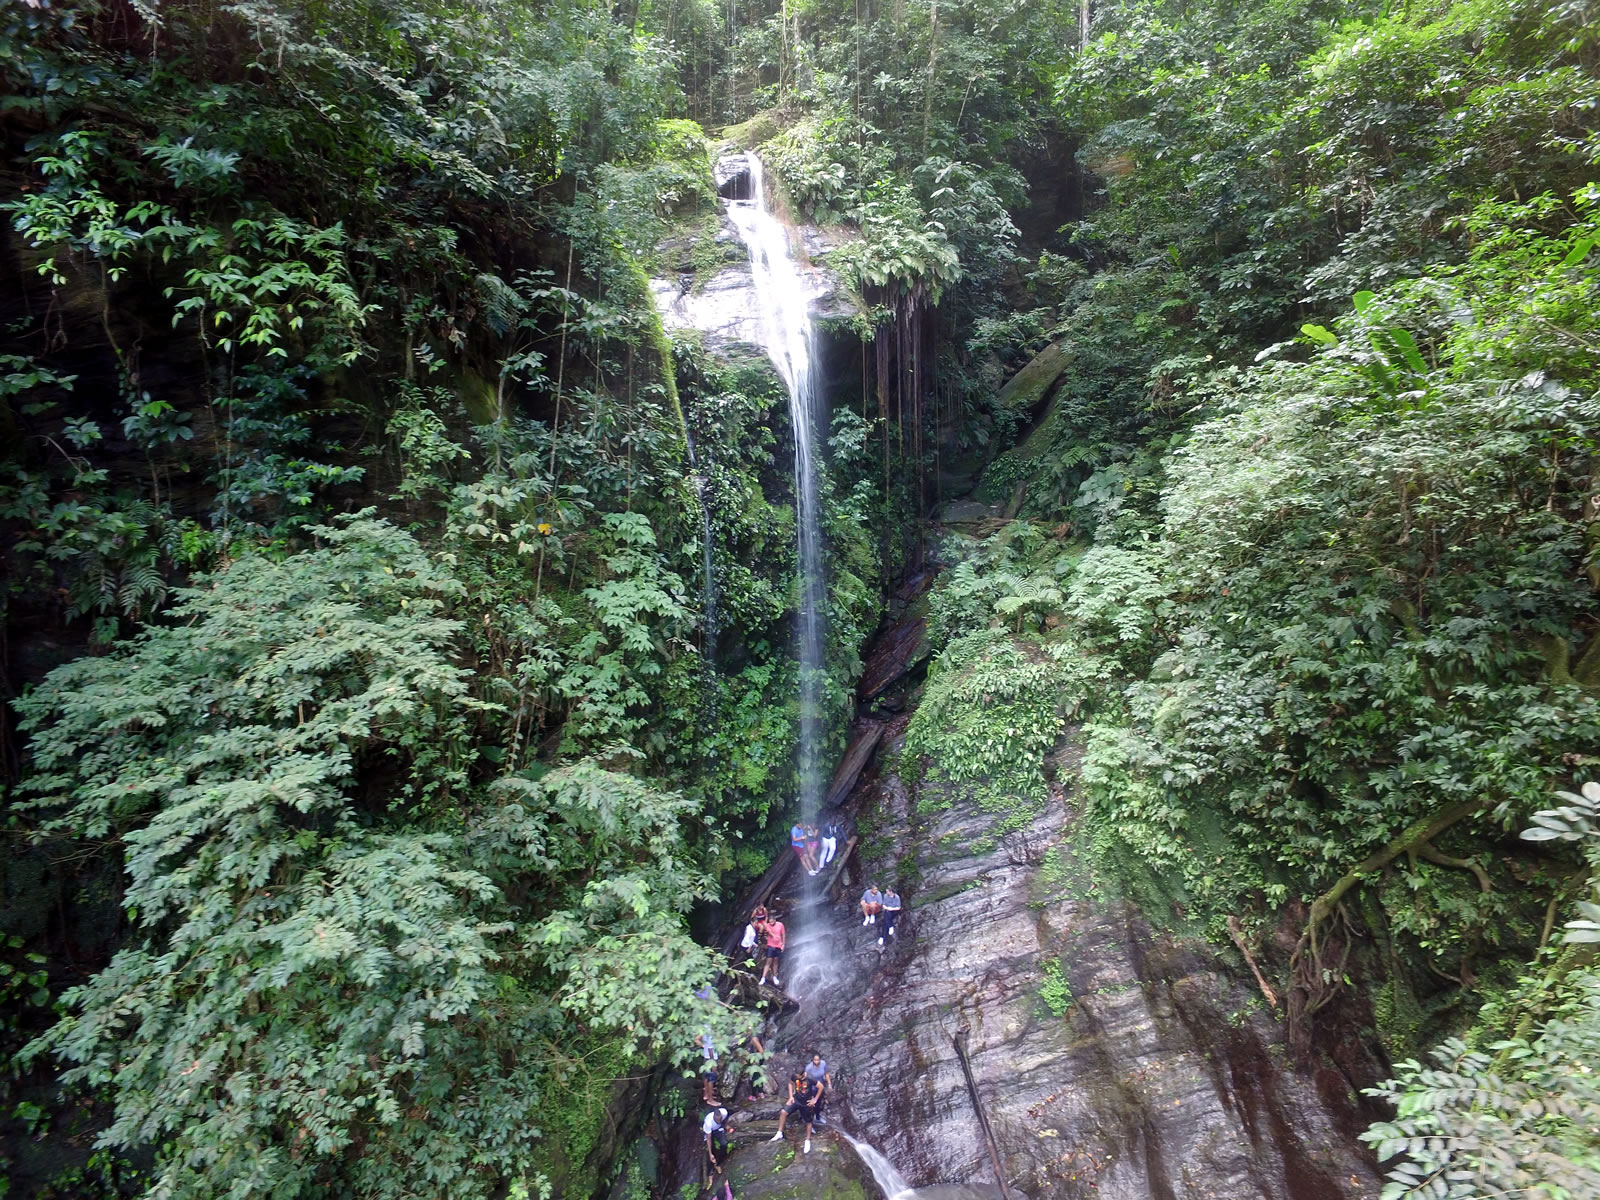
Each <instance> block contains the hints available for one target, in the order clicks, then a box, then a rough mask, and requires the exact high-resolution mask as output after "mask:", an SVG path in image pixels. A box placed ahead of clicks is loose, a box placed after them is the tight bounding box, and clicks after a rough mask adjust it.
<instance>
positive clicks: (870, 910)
mask: <svg viewBox="0 0 1600 1200" xmlns="http://www.w3.org/2000/svg"><path fill="white" fill-rule="evenodd" d="M904 911H905V902H904V901H903V900H901V899H900V893H899V892H897V891H895V890H894V884H892V883H891V884H889V885H888V886H887V887H886V888H884V889H883V891H881V892H880V891H879V890H878V885H877V884H876V883H870V882H869V883H868V884H867V890H866V891H864V892H862V893H861V924H862V926H863V927H865V926H867V925H876V926H878V945H880V946H881V945H883V939H884V938H886V937H891V938H892V937H894V930H895V926H896V925H897V924H899V922H900V914H901V913H902V912H904Z"/></svg>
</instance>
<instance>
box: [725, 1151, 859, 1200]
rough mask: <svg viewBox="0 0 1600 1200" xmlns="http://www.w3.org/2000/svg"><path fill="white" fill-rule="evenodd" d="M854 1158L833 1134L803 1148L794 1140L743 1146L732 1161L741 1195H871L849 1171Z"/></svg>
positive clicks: (804, 1199)
mask: <svg viewBox="0 0 1600 1200" xmlns="http://www.w3.org/2000/svg"><path fill="white" fill-rule="evenodd" d="M854 1166H855V1163H854V1161H853V1160H852V1159H850V1158H849V1154H848V1152H847V1151H846V1150H844V1149H843V1148H842V1147H841V1146H840V1145H839V1144H838V1143H837V1142H835V1141H834V1139H833V1138H831V1137H827V1136H826V1135H824V1136H820V1137H817V1138H815V1139H813V1141H812V1144H811V1153H810V1154H803V1153H801V1150H800V1143H799V1142H798V1141H795V1140H785V1141H782V1142H768V1141H760V1142H757V1143H756V1144H754V1145H749V1146H740V1147H739V1148H738V1149H737V1150H736V1151H735V1152H734V1154H733V1155H732V1157H731V1158H730V1160H729V1162H728V1179H729V1181H730V1182H731V1183H732V1184H733V1194H734V1195H735V1196H737V1197H739V1200H869V1197H870V1196H871V1193H870V1192H868V1190H867V1189H866V1187H864V1186H863V1185H862V1183H861V1181H860V1180H857V1179H852V1178H851V1177H850V1176H849V1175H848V1174H846V1169H847V1168H854Z"/></svg>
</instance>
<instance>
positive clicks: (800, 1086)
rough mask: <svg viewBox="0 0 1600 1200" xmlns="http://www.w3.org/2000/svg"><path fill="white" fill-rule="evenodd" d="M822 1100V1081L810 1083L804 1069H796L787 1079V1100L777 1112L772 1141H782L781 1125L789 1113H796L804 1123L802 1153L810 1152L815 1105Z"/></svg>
mask: <svg viewBox="0 0 1600 1200" xmlns="http://www.w3.org/2000/svg"><path fill="white" fill-rule="evenodd" d="M821 1100H822V1083H821V1081H818V1082H816V1083H812V1082H811V1080H809V1079H807V1078H806V1076H805V1072H804V1071H796V1072H795V1073H794V1078H793V1079H791V1080H790V1081H789V1102H788V1103H787V1104H785V1105H784V1106H783V1111H782V1112H781V1113H779V1114H778V1132H777V1133H775V1134H773V1135H772V1139H771V1140H772V1141H774V1142H781V1141H783V1127H784V1125H785V1124H786V1123H787V1122H788V1120H789V1115H790V1114H791V1113H798V1114H799V1115H800V1117H801V1118H802V1119H804V1121H805V1123H806V1142H805V1146H804V1148H803V1150H802V1153H805V1154H810V1153H811V1130H812V1126H814V1125H815V1124H816V1123H817V1105H818V1103H820V1102H821Z"/></svg>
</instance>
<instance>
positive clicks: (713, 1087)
mask: <svg viewBox="0 0 1600 1200" xmlns="http://www.w3.org/2000/svg"><path fill="white" fill-rule="evenodd" d="M694 1044H695V1045H696V1046H698V1047H700V1053H701V1055H702V1056H703V1057H702V1059H701V1062H700V1075H701V1078H702V1080H703V1084H704V1088H705V1091H704V1093H703V1094H702V1096H701V1098H700V1103H702V1104H715V1103H716V1102H717V1047H716V1045H715V1043H713V1042H712V1040H711V1035H710V1034H709V1033H697V1034H695V1038H694Z"/></svg>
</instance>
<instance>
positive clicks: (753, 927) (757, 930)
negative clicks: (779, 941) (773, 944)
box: [739, 908, 767, 968]
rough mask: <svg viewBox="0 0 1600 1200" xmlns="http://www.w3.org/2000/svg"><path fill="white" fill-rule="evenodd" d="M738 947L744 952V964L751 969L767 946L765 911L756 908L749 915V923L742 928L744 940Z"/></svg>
mask: <svg viewBox="0 0 1600 1200" xmlns="http://www.w3.org/2000/svg"><path fill="white" fill-rule="evenodd" d="M739 945H740V946H741V947H742V948H743V949H744V950H745V962H747V963H749V964H750V966H751V967H752V968H754V967H755V965H756V959H758V958H761V957H762V955H763V952H764V951H765V950H766V946H767V910H766V909H765V908H757V909H756V911H755V912H753V913H751V914H750V923H749V924H748V925H746V926H745V927H744V940H743V941H741V942H740V943H739Z"/></svg>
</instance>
